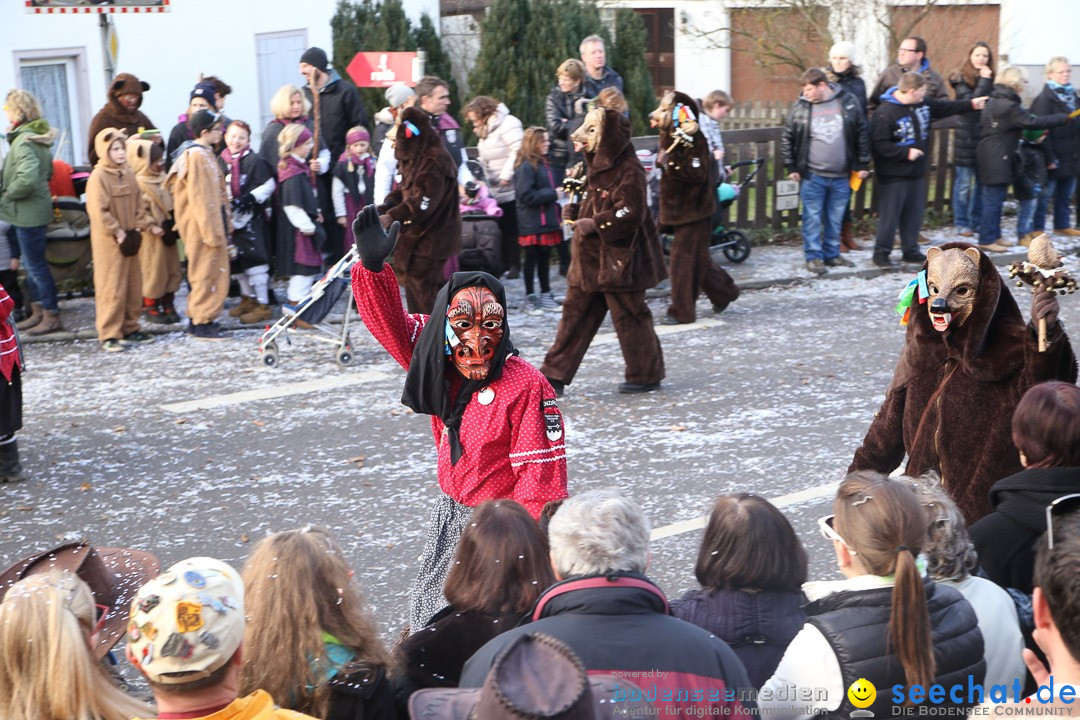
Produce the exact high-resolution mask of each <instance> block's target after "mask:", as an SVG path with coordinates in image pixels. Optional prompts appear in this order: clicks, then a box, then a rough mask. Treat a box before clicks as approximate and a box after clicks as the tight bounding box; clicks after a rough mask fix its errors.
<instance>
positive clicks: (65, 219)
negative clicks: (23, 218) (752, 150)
mask: <svg viewBox="0 0 1080 720" xmlns="http://www.w3.org/2000/svg"><path fill="white" fill-rule="evenodd" d="M92 259H93V254H92V253H91V251H90V216H89V214H87V212H86V207H85V206H83V204H82V202H81V201H80V200H79V198H76V197H57V198H54V199H53V220H52V222H51V223H49V226H48V227H47V228H46V229H45V260H46V262H48V264H49V270H50V271H51V272H52V276H53V280H54V281H55V282H56V286H57V289H58V290H60V292H67V293H69V294H70V293H73V292H83V293H87V292H89V291H90V290H91V289H92V288H93V287H94V276H93V269H92V267H91V264H90V263H91V260H92Z"/></svg>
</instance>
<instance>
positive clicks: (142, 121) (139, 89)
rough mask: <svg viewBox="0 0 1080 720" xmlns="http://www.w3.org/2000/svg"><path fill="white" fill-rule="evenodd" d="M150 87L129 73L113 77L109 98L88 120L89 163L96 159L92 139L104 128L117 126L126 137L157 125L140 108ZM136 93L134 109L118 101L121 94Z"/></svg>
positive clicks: (92, 163) (94, 161) (94, 163)
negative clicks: (137, 98)
mask: <svg viewBox="0 0 1080 720" xmlns="http://www.w3.org/2000/svg"><path fill="white" fill-rule="evenodd" d="M149 89H150V83H148V82H144V81H142V80H140V79H139V78H137V77H135V76H134V75H132V74H131V73H120V74H119V75H117V76H116V77H115V78H113V81H112V84H111V85H109V100H108V101H107V102H106V103H105V107H103V108H101V110H99V111H98V114H97V115H95V116H94V119H93V120H91V121H90V142H89V143H88V145H89V150H88V153H87V154H88V155H89V157H90V164H91V165H96V164H97V161H98V154H97V150H96V148H95V147H94V139H95V138H97V136H98V133H100V132H101V131H102V130H104V129H105V128H119V129H120V130H123V131H124V134H125V135H127V136H128V137H134V136H135V135H137V134H138V133H139V132H140V131H142V130H151V129H154V128H155V127H157V126H156V125H154V122H153V121H152V120H151V119H150V118H148V117H146V115H144V114H143V112H142V111H141V110H139V108H140V107H142V101H143V93H144V92H147V91H148V90H149ZM128 94H131V95H138V96H139V101H138V104H137V105H136V106H135V109H134V110H128V109H127V108H126V107H124V104H123V103H122V102H120V96H121V95H128Z"/></svg>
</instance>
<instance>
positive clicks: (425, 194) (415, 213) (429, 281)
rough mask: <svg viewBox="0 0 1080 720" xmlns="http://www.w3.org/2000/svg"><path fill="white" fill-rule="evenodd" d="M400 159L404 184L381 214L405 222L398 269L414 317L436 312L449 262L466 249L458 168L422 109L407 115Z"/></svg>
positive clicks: (397, 145) (397, 144)
mask: <svg viewBox="0 0 1080 720" xmlns="http://www.w3.org/2000/svg"><path fill="white" fill-rule="evenodd" d="M406 123H411V124H412V126H413V127H415V128H416V129H417V130H419V133H414V132H412V129H411V128H409V126H408V125H407V124H406ZM394 157H395V158H397V161H398V171H399V172H400V173H401V184H399V185H398V186H397V187H396V188H394V189H393V190H392V191H391V192H390V194H389V195H387V196H386V200H385V202H384V204H383V205H380V206H379V214H380V215H388V216H389V217H390V219H391V220H397V221H398V222H400V223H401V230H400V232H399V233H398V240H397V248H396V249H395V250H394V259H393V262H392V264H393V267H394V272H395V273H397V277H398V282H399V283H401V284H402V285H403V286H404V287H405V300H406V304H407V305H408V308H409V312H411V313H430V312H431V307H432V305H434V304H435V295H436V294H437V293H438V292H439V288H441V287H442V286H443V283H444V279H443V268H444V267H445V266H446V261H447V260H448V259H449V258H451V257H453V256H454V255H457V253H458V251H459V250H460V249H461V213H460V212H459V210H458V186H457V165H456V164H454V160H453V159H452V158H451V157H450V153H449V152H447V150H446V146H445V145H443V142H442V139H441V138H440V137H439V133H438V132H437V131H436V130H434V129H432V127H431V121H430V119H429V116H428V114H427V113H426V112H424V111H422V110H420V109H419V108H408V109H407V110H405V112H404V113H402V116H401V124H400V125H398V127H397V133H396V136H395V138H394Z"/></svg>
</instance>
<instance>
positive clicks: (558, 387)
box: [544, 375, 566, 398]
mask: <svg viewBox="0 0 1080 720" xmlns="http://www.w3.org/2000/svg"><path fill="white" fill-rule="evenodd" d="M544 379H546V380H547V381H548V384H549V385H551V389H552V390H554V391H555V397H557V398H561V397H562V396H563V390H564V389H565V388H566V383H564V382H562V381H560V380H552V379H551V378H549V377H548V376H546V375H545V376H544Z"/></svg>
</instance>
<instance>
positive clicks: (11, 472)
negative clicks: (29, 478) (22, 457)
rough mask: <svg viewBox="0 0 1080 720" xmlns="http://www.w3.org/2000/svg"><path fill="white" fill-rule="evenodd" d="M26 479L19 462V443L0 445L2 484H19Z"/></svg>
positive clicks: (14, 441) (0, 476)
mask: <svg viewBox="0 0 1080 720" xmlns="http://www.w3.org/2000/svg"><path fill="white" fill-rule="evenodd" d="M25 479H26V478H25V477H23V469H22V464H21V463H20V462H19V441H18V440H12V441H11V442H9V443H5V444H4V445H0V483H17V482H22V481H23V480H25Z"/></svg>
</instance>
